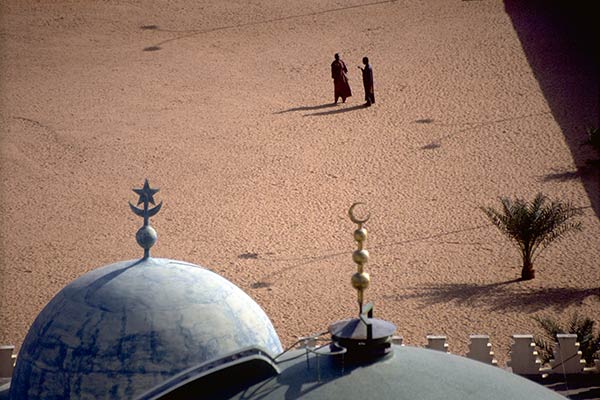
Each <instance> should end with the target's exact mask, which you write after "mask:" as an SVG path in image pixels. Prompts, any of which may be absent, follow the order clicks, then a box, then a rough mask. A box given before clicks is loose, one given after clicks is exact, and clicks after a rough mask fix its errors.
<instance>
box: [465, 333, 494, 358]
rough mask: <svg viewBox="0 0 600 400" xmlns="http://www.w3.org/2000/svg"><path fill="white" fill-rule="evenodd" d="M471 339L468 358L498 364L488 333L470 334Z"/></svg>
mask: <svg viewBox="0 0 600 400" xmlns="http://www.w3.org/2000/svg"><path fill="white" fill-rule="evenodd" d="M469 339H470V340H471V341H470V343H469V352H468V353H467V358H470V359H472V360H477V361H481V362H483V363H486V364H490V365H498V361H497V360H496V359H495V358H494V352H493V351H492V344H491V343H490V337H489V336H488V335H469Z"/></svg>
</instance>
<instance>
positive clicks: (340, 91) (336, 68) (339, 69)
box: [331, 60, 352, 102]
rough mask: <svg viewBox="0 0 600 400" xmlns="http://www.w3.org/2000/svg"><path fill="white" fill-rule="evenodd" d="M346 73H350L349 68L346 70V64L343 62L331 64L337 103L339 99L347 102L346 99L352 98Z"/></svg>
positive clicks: (338, 61)
mask: <svg viewBox="0 0 600 400" xmlns="http://www.w3.org/2000/svg"><path fill="white" fill-rule="evenodd" d="M346 72H348V68H346V64H344V62H343V61H342V60H335V61H334V62H332V63H331V77H332V78H333V89H334V97H335V101H336V102H337V100H338V98H339V97H341V98H342V101H345V100H346V97H350V96H352V90H351V89H350V84H349V83H348V77H347V76H346Z"/></svg>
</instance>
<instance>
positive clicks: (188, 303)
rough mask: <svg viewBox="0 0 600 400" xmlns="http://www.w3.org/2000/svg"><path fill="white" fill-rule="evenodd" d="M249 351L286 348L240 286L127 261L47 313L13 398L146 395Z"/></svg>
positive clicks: (168, 266)
mask: <svg viewBox="0 0 600 400" xmlns="http://www.w3.org/2000/svg"><path fill="white" fill-rule="evenodd" d="M249 346H256V347H261V348H263V349H265V350H267V352H268V353H270V354H272V355H275V354H277V353H280V352H281V351H282V348H281V343H280V341H279V338H278V336H277V333H276V332H275V329H274V328H273V325H272V324H271V321H270V320H269V318H268V317H267V315H266V314H265V313H264V311H263V310H262V309H261V307H260V306H259V305H258V304H257V303H256V302H254V300H252V299H251V298H250V297H249V296H248V295H247V294H246V293H244V292H243V291H242V290H241V289H239V288H238V287H237V286H235V285H234V284H233V283H231V282H229V281H228V280H226V279H225V278H223V277H221V276H219V275H217V274H215V273H213V272H211V271H209V270H207V269H204V268H202V267H199V266H197V265H193V264H189V263H185V262H180V261H173V260H168V259H158V258H146V259H141V260H131V261H125V262H120V263H116V264H111V265H108V266H105V267H103V268H100V269H97V270H94V271H91V272H89V273H87V274H85V275H83V276H82V277H80V278H78V279H76V280H75V281H73V282H72V283H70V284H69V285H67V286H66V287H65V288H64V289H62V290H61V291H60V292H59V293H58V294H57V295H56V296H55V297H54V298H53V299H52V300H51V301H50V302H49V303H48V305H47V306H46V307H45V308H44V309H43V310H42V311H41V312H40V314H39V315H38V317H37V318H36V320H35V322H34V323H33V325H32V326H31V328H30V330H29V333H28V334H27V336H26V338H25V341H24V342H23V345H22V347H21V350H20V353H19V358H18V361H17V365H16V368H15V371H14V374H13V380H12V384H11V394H10V397H11V398H12V399H26V398H36V399H39V398H44V399H53V398H69V397H71V398H115V399H118V398H131V397H136V396H137V395H139V394H141V393H143V392H145V391H147V390H148V389H150V388H152V387H154V386H155V385H157V384H159V383H161V382H163V381H165V380H166V379H168V378H170V377H172V376H173V375H175V374H177V373H179V372H181V371H183V370H185V369H187V368H190V367H192V366H194V365H197V364H200V363H203V362H206V361H208V360H211V359H214V358H217V357H220V356H222V355H223V354H226V353H231V352H233V351H237V350H239V349H241V348H245V347H249Z"/></svg>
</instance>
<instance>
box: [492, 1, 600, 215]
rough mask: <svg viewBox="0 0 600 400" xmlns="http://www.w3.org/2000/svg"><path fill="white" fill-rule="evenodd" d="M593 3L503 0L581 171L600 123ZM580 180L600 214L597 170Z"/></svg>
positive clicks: (598, 75)
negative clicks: (593, 130) (590, 136)
mask: <svg viewBox="0 0 600 400" xmlns="http://www.w3.org/2000/svg"><path fill="white" fill-rule="evenodd" d="M593 4H594V3H593V2H569V1H566V0H559V1H552V2H548V1H543V0H530V1H520V0H504V9H505V11H506V13H507V14H508V16H509V17H510V19H511V21H512V24H513V26H514V29H515V32H516V33H517V35H518V37H519V40H520V42H521V45H522V47H523V51H524V54H525V56H526V57H527V61H528V62H529V65H530V66H531V69H532V71H533V73H534V76H535V78H536V80H537V81H538V84H539V86H540V89H541V90H542V92H543V94H544V97H545V98H546V101H547V103H548V106H549V107H550V111H551V112H552V116H553V117H554V119H555V120H556V122H557V123H558V125H559V126H560V128H561V130H562V133H563V135H564V137H565V140H566V142H567V144H568V146H569V148H570V150H571V154H572V156H573V159H574V161H575V164H576V165H577V166H578V170H580V169H581V168H582V166H585V165H586V162H587V161H588V160H589V159H590V158H594V157H596V155H595V154H594V152H593V150H592V149H590V148H589V146H584V147H582V146H581V144H582V143H583V142H585V140H586V139H587V132H586V129H587V128H589V127H598V125H599V124H600V120H599V117H600V74H598V70H599V67H600V57H599V56H598V51H597V34H598V31H597V29H596V27H597V17H596V16H597V14H596V13H595V12H594V11H593V8H592V7H593ZM580 172H581V171H580ZM567 177H570V176H567ZM558 178H559V179H560V177H558ZM580 178H581V182H582V183H583V185H584V187H585V190H586V192H587V194H588V197H589V199H590V203H591V204H592V207H593V209H594V211H595V212H596V215H598V216H600V190H599V188H600V185H599V184H598V180H599V179H600V177H599V176H598V172H596V173H594V174H584V175H581V176H580ZM551 180H552V179H551Z"/></svg>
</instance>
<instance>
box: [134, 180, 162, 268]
mask: <svg viewBox="0 0 600 400" xmlns="http://www.w3.org/2000/svg"><path fill="white" fill-rule="evenodd" d="M159 190H160V189H152V188H150V184H149V183H148V179H146V180H145V181H144V187H143V188H141V189H133V191H134V192H135V193H136V194H138V195H139V196H140V198H139V200H138V202H137V204H138V205H139V204H142V203H143V204H144V208H143V209H140V208H137V207H135V206H134V205H133V204H131V202H129V207H131V211H133V212H134V213H135V215H138V216H140V217H143V218H144V226H142V227H141V228H140V229H139V230H138V231H137V233H136V234H135V239H136V240H137V242H138V244H139V245H140V246H141V247H142V248H143V249H144V258H149V257H150V247H152V246H153V245H154V243H156V240H157V239H158V236H157V234H156V231H155V230H154V228H153V227H151V226H150V217H152V216H154V215H156V214H157V213H158V212H159V211H160V208H161V207H162V204H163V203H162V201H161V202H160V204H159V205H157V206H156V207H154V208H149V207H148V204H149V203H152V204H156V203H155V202H154V194H156V193H157V192H158V191H159Z"/></svg>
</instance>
